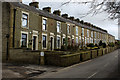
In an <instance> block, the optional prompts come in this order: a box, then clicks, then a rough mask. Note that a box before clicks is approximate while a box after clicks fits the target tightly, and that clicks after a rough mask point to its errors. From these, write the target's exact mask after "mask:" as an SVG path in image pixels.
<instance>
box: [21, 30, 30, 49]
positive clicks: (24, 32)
mask: <svg viewBox="0 0 120 80" xmlns="http://www.w3.org/2000/svg"><path fill="white" fill-rule="evenodd" d="M22 33H23V34H27V48H28V36H29V35H28V32H26V31H21V39H20V47H21V46H22Z"/></svg>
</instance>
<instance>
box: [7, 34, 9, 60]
mask: <svg viewBox="0 0 120 80" xmlns="http://www.w3.org/2000/svg"><path fill="white" fill-rule="evenodd" d="M6 38H7V50H6V51H7V52H6V61H8V58H9V34H6Z"/></svg>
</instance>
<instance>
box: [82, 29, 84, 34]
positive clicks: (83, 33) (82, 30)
mask: <svg viewBox="0 0 120 80" xmlns="http://www.w3.org/2000/svg"><path fill="white" fill-rule="evenodd" d="M82 36H84V28H82Z"/></svg>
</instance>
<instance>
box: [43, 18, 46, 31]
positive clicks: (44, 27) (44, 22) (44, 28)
mask: <svg viewBox="0 0 120 80" xmlns="http://www.w3.org/2000/svg"><path fill="white" fill-rule="evenodd" d="M43 30H47V20H46V19H43Z"/></svg>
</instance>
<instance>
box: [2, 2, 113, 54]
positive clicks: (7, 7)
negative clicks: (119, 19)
mask: <svg viewBox="0 0 120 80" xmlns="http://www.w3.org/2000/svg"><path fill="white" fill-rule="evenodd" d="M2 8H3V17H2V19H3V24H2V26H3V29H2V30H3V31H2V32H3V33H2V35H3V36H2V41H3V43H2V45H3V49H2V50H3V53H6V48H7V46H6V45H7V38H6V34H9V38H8V41H9V49H10V48H22V44H23V41H24V40H26V42H25V44H26V48H28V49H31V50H40V51H46V50H54V49H61V46H66V47H67V46H68V45H78V46H81V45H82V44H83V45H84V46H86V44H89V43H94V44H98V43H99V41H100V40H102V41H104V42H105V43H106V44H108V43H109V42H115V37H114V36H112V35H110V34H108V33H107V32H106V31H105V30H103V29H101V28H99V29H98V28H97V27H94V26H92V25H86V24H84V23H80V22H79V21H75V20H74V19H69V18H67V19H66V18H63V17H62V16H60V13H58V14H59V15H57V12H56V13H55V14H52V13H50V12H51V11H50V12H46V11H44V10H39V9H38V8H34V7H31V6H28V5H24V4H22V3H16V4H15V3H3V7H2ZM26 15H27V16H26ZM23 17H24V18H26V17H27V18H26V19H27V27H24V26H23V23H22V22H23V19H24V18H23ZM82 30H83V31H82ZM82 32H83V33H82ZM23 34H25V35H27V36H25V35H24V36H23ZM24 37H27V38H25V39H23V38H24Z"/></svg>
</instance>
